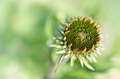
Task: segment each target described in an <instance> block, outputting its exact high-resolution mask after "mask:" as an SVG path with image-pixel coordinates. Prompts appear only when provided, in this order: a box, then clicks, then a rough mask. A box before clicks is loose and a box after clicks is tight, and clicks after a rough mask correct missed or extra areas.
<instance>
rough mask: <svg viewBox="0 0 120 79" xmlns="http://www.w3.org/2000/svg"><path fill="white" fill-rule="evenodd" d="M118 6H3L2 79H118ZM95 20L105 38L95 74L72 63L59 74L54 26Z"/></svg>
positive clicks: (11, 0) (15, 2) (37, 2)
mask: <svg viewBox="0 0 120 79" xmlns="http://www.w3.org/2000/svg"><path fill="white" fill-rule="evenodd" d="M119 4H120V0H0V79H120V31H119V30H120V22H119V18H120V15H119V14H120V10H119V7H120V5H119ZM74 16H75V17H77V16H83V17H92V18H93V19H94V20H95V21H97V22H98V23H99V24H100V29H101V30H102V32H103V34H104V35H103V36H104V39H103V40H104V47H105V50H102V51H101V53H102V55H100V56H98V58H97V60H98V62H97V63H90V64H91V65H92V66H93V67H94V68H95V71H91V70H88V69H87V68H86V67H84V68H82V67H81V65H80V64H79V60H77V61H75V64H74V67H73V68H71V67H70V66H69V61H68V62H66V64H62V65H61V67H60V68H59V70H58V71H57V73H54V65H55V63H56V61H57V59H58V56H57V55H56V53H55V52H56V49H55V48H50V47H49V45H50V44H51V43H53V42H54V41H53V39H52V37H53V35H56V34H54V33H55V30H54V25H59V21H60V22H62V23H64V22H65V19H70V18H71V17H74Z"/></svg>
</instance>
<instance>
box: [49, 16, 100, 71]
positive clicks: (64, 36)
mask: <svg viewBox="0 0 120 79" xmlns="http://www.w3.org/2000/svg"><path fill="white" fill-rule="evenodd" d="M61 25H62V30H59V29H58V31H59V33H60V35H61V36H60V37H57V38H55V40H56V41H57V42H56V44H54V45H51V46H52V47H57V48H60V51H57V52H56V53H57V54H61V56H60V58H59V61H58V63H57V65H56V68H55V71H56V70H57V69H58V66H59V63H60V62H61V60H62V58H71V61H70V65H71V66H73V65H74V61H75V60H76V59H79V60H80V63H81V65H82V67H83V66H84V64H85V66H86V67H88V68H89V69H91V70H94V68H93V67H92V66H90V65H89V64H88V61H90V62H92V61H94V62H97V61H96V58H95V57H96V56H97V54H98V53H99V51H98V50H99V45H100V44H101V33H100V31H99V24H97V23H96V22H94V21H93V19H92V18H91V19H87V17H85V18H82V17H80V18H79V17H78V18H74V19H72V20H71V21H70V22H68V21H66V24H65V25H64V24H61Z"/></svg>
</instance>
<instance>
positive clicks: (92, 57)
mask: <svg viewBox="0 0 120 79" xmlns="http://www.w3.org/2000/svg"><path fill="white" fill-rule="evenodd" d="M91 59H92V60H93V61H94V62H96V63H97V60H96V58H95V57H94V56H93V55H91Z"/></svg>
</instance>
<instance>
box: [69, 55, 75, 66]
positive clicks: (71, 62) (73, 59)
mask: <svg viewBox="0 0 120 79" xmlns="http://www.w3.org/2000/svg"><path fill="white" fill-rule="evenodd" d="M75 60H76V56H75V55H73V56H72V58H71V61H70V65H71V67H73V66H74V61H75Z"/></svg>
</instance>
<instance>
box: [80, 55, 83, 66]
mask: <svg viewBox="0 0 120 79" xmlns="http://www.w3.org/2000/svg"><path fill="white" fill-rule="evenodd" d="M79 60H80V63H81V66H82V67H84V65H83V58H82V56H81V55H80V56H79Z"/></svg>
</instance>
